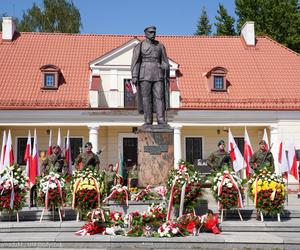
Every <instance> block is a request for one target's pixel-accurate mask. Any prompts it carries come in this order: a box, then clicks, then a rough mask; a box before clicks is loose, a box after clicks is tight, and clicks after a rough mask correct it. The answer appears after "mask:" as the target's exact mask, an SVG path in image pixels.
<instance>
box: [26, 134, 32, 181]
mask: <svg viewBox="0 0 300 250" xmlns="http://www.w3.org/2000/svg"><path fill="white" fill-rule="evenodd" d="M24 161H26V174H27V176H29V170H30V164H31V134H30V130H29V131H28V138H27V144H26V149H25V154H24Z"/></svg>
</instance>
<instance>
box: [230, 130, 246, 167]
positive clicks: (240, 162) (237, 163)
mask: <svg viewBox="0 0 300 250" xmlns="http://www.w3.org/2000/svg"><path fill="white" fill-rule="evenodd" d="M228 151H229V153H230V158H231V160H232V165H233V169H234V171H235V172H238V171H240V170H241V169H243V168H245V166H246V162H245V160H244V158H243V156H242V154H241V152H240V150H239V148H238V147H237V145H236V142H235V140H234V137H233V135H232V133H231V131H230V129H229V131H228Z"/></svg>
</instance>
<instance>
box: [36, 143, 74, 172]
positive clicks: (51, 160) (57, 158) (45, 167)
mask: <svg viewBox="0 0 300 250" xmlns="http://www.w3.org/2000/svg"><path fill="white" fill-rule="evenodd" d="M52 151H53V153H52V154H51V155H50V156H48V157H46V159H45V160H43V162H42V164H41V167H42V169H41V173H42V176H45V175H48V174H49V173H50V172H55V173H59V174H60V175H62V176H64V175H66V174H67V173H68V166H67V162H66V160H65V158H64V157H63V156H62V155H61V148H60V146H58V145H54V146H53V147H52Z"/></svg>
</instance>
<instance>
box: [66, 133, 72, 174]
mask: <svg viewBox="0 0 300 250" xmlns="http://www.w3.org/2000/svg"><path fill="white" fill-rule="evenodd" d="M65 157H66V162H67V166H68V174H69V175H72V159H71V144H70V132H69V130H68V134H67V141H66V150H65Z"/></svg>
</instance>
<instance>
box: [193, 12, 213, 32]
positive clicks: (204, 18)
mask: <svg viewBox="0 0 300 250" xmlns="http://www.w3.org/2000/svg"><path fill="white" fill-rule="evenodd" d="M210 34H211V24H210V23H209V18H208V15H207V12H206V9H205V7H203V8H202V9H201V14H200V17H199V20H198V24H197V30H196V32H195V35H210Z"/></svg>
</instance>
